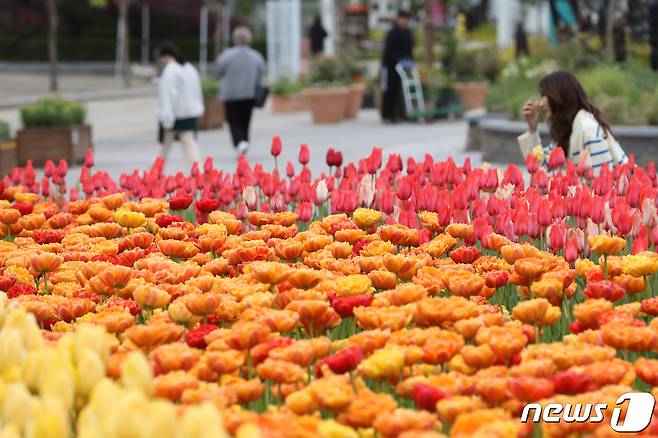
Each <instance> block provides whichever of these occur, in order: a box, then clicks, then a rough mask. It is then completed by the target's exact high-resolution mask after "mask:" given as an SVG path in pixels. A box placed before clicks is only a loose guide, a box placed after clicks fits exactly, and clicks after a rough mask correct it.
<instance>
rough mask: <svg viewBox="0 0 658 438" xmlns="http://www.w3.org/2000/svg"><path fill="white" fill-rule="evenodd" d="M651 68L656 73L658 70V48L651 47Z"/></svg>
mask: <svg viewBox="0 0 658 438" xmlns="http://www.w3.org/2000/svg"><path fill="white" fill-rule="evenodd" d="M651 68H652V69H653V70H654V71H657V70H658V46H652V47H651Z"/></svg>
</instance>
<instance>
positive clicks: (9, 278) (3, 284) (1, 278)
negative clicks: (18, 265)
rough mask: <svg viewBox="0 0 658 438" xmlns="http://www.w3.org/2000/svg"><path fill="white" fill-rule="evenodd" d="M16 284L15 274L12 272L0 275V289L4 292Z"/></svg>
mask: <svg viewBox="0 0 658 438" xmlns="http://www.w3.org/2000/svg"><path fill="white" fill-rule="evenodd" d="M15 284H16V276H15V275H13V274H5V275H0V291H3V292H6V291H8V290H9V288H11V287H12V286H14V285H15Z"/></svg>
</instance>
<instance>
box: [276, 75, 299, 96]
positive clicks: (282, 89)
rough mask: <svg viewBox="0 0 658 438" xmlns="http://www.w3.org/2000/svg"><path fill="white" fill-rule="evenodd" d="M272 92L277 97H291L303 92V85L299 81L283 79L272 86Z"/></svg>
mask: <svg viewBox="0 0 658 438" xmlns="http://www.w3.org/2000/svg"><path fill="white" fill-rule="evenodd" d="M270 90H271V91H272V94H274V95H275V96H289V95H291V94H295V93H299V92H300V91H302V84H301V83H299V81H293V80H291V79H290V78H287V77H282V78H280V79H278V80H277V81H276V82H274V83H273V84H272V86H271V87H270Z"/></svg>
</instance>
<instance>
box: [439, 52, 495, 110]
mask: <svg viewBox="0 0 658 438" xmlns="http://www.w3.org/2000/svg"><path fill="white" fill-rule="evenodd" d="M450 70H451V72H452V74H453V76H454V78H455V81H454V83H453V87H454V88H455V90H456V91H457V94H458V95H459V99H460V100H461V102H462V105H463V106H464V108H466V109H472V108H480V107H484V106H485V104H486V97H487V90H488V89H489V83H490V82H493V81H495V80H496V78H497V77H498V74H499V73H500V70H501V66H500V61H499V59H498V54H497V53H496V52H495V51H494V50H490V49H482V50H462V51H459V52H457V55H456V56H455V58H454V59H453V61H452V63H451V66H450Z"/></svg>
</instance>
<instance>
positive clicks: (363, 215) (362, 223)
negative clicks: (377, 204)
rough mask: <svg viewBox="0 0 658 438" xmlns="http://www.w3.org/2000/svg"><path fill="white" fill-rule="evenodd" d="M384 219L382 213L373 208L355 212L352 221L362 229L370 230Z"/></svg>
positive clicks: (358, 209)
mask: <svg viewBox="0 0 658 438" xmlns="http://www.w3.org/2000/svg"><path fill="white" fill-rule="evenodd" d="M381 218H382V213H381V212H380V211H377V210H373V209H371V208H357V209H356V210H354V214H353V215H352V219H353V220H354V223H355V224H356V225H357V226H358V227H359V228H361V229H365V228H370V227H371V226H373V225H374V224H376V223H377V222H379V221H380V220H381Z"/></svg>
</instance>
